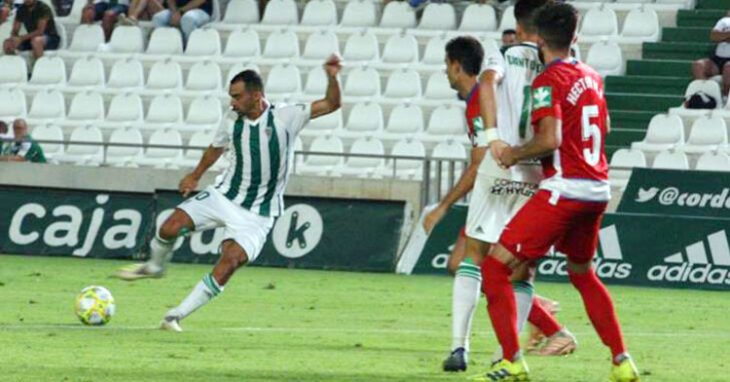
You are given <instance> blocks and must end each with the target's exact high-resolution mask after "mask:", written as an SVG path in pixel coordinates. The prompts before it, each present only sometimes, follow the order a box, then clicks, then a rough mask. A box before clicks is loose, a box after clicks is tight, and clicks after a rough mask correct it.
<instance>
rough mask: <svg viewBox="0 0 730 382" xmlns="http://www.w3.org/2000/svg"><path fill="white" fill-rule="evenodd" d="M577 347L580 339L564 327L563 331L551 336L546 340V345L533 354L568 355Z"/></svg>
mask: <svg viewBox="0 0 730 382" xmlns="http://www.w3.org/2000/svg"><path fill="white" fill-rule="evenodd" d="M577 348H578V341H577V340H576V339H575V336H574V335H573V333H571V332H569V331H568V329H566V328H563V329H562V330H561V331H559V332H557V333H555V334H553V335H552V336H551V337H549V338H548V339H547V341H546V342H545V346H543V347H542V348H541V349H539V350H536V351H534V352H533V353H532V354H535V355H539V356H551V355H568V354H571V353H573V352H574V351H575V350H576V349H577Z"/></svg>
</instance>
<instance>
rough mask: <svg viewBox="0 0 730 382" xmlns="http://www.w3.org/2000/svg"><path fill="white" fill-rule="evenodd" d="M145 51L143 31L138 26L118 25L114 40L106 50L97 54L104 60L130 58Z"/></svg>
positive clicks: (113, 34)
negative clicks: (131, 55)
mask: <svg viewBox="0 0 730 382" xmlns="http://www.w3.org/2000/svg"><path fill="white" fill-rule="evenodd" d="M143 51H144V38H143V37H142V29H140V28H139V27H136V26H124V25H118V26H116V27H115V28H114V32H112V38H111V39H110V40H109V43H108V44H106V48H105V49H104V50H102V51H101V52H98V53H96V54H97V56H98V57H100V58H102V59H115V58H116V59H119V58H128V57H129V55H130V54H135V53H142V52H143Z"/></svg>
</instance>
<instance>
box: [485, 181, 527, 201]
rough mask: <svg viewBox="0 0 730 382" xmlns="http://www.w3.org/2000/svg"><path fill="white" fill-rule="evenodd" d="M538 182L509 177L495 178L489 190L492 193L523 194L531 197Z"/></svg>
mask: <svg viewBox="0 0 730 382" xmlns="http://www.w3.org/2000/svg"><path fill="white" fill-rule="evenodd" d="M537 187H538V185H537V184H533V183H525V182H517V181H513V180H509V179H495V180H494V183H493V184H492V187H490V188H489V192H490V193H491V194H492V195H515V194H516V195H522V196H527V197H530V196H532V195H535V192H536V191H537Z"/></svg>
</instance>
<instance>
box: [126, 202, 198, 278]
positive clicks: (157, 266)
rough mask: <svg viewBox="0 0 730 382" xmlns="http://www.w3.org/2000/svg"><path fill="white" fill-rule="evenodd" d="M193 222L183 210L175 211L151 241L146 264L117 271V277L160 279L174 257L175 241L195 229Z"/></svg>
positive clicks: (134, 265)
mask: <svg viewBox="0 0 730 382" xmlns="http://www.w3.org/2000/svg"><path fill="white" fill-rule="evenodd" d="M194 227H195V226H194V224H193V220H192V219H191V218H190V216H189V215H188V214H187V213H186V212H185V211H183V210H182V209H179V208H177V209H175V211H174V212H173V213H172V215H170V217H168V218H167V220H165V222H164V223H163V224H162V226H161V227H160V229H159V230H158V231H157V234H156V235H155V236H154V237H153V238H152V240H151V241H150V244H149V245H150V258H149V260H148V261H147V262H146V263H142V264H133V265H129V266H125V267H122V268H120V269H119V270H117V272H116V273H115V276H116V277H118V278H120V279H122V280H127V281H134V280H138V279H142V278H160V277H162V276H163V275H164V274H165V264H166V263H167V262H168V261H169V260H170V257H171V256H172V251H173V247H174V245H175V240H176V239H177V237H178V236H180V235H184V234H186V233H187V232H190V231H192V230H193V229H194Z"/></svg>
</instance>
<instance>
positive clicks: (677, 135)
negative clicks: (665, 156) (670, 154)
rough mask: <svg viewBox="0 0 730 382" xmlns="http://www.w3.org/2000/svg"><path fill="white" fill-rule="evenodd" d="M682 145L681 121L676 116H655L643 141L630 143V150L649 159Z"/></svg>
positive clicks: (682, 130)
mask: <svg viewBox="0 0 730 382" xmlns="http://www.w3.org/2000/svg"><path fill="white" fill-rule="evenodd" d="M683 144H684V126H683V124H682V119H680V118H679V117H678V116H676V115H666V114H657V115H655V116H654V117H652V118H651V121H650V122H649V127H648V128H647V130H646V136H645V137H644V139H643V140H642V141H639V142H634V143H632V144H631V148H632V149H634V150H640V151H642V152H644V153H645V154H647V156H648V157H649V158H650V159H651V158H653V156H654V155H655V154H656V153H658V152H660V151H665V150H673V149H674V148H675V147H677V146H679V145H683Z"/></svg>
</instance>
